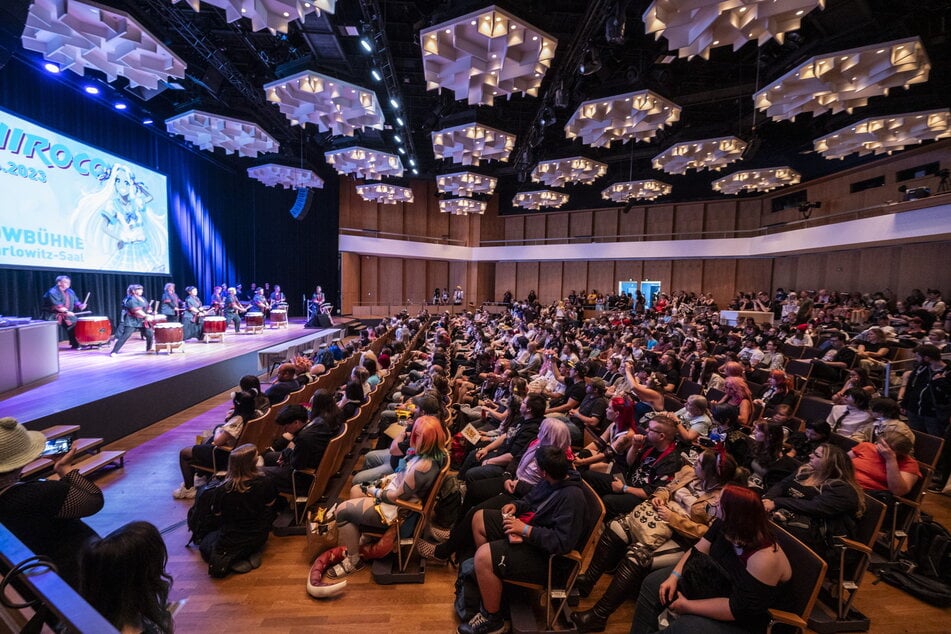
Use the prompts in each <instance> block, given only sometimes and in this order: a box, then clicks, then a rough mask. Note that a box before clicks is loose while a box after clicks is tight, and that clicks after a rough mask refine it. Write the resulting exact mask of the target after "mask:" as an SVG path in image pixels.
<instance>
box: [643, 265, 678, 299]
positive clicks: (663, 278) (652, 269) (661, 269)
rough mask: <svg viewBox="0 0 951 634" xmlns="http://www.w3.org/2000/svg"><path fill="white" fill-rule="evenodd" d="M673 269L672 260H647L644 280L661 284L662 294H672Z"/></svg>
mask: <svg viewBox="0 0 951 634" xmlns="http://www.w3.org/2000/svg"><path fill="white" fill-rule="evenodd" d="M672 268H673V267H672V266H671V261H670V260H645V261H644V279H645V280H651V281H658V282H660V292H661V293H667V294H670V290H671V286H670V280H671V269H672Z"/></svg>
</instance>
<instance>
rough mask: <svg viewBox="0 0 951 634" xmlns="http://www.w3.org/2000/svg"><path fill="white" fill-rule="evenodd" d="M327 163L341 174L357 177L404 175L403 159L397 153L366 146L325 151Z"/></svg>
mask: <svg viewBox="0 0 951 634" xmlns="http://www.w3.org/2000/svg"><path fill="white" fill-rule="evenodd" d="M324 158H326V159H327V163H329V164H330V165H332V166H333V168H334V169H335V170H337V173H339V174H349V175H351V176H354V177H356V178H366V179H371V180H376V179H380V178H383V177H384V176H396V177H400V176H402V175H403V161H401V160H400V157H399V156H397V155H396V154H389V153H387V152H380V151H379V150H368V149H367V148H364V147H349V148H344V149H342V150H331V151H330V152H325V153H324Z"/></svg>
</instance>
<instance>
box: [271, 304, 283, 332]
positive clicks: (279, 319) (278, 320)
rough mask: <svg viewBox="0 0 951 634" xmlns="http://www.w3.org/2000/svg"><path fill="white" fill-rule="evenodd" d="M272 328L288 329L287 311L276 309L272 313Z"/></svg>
mask: <svg viewBox="0 0 951 634" xmlns="http://www.w3.org/2000/svg"><path fill="white" fill-rule="evenodd" d="M271 328H287V309H285V308H275V309H274V310H272V311H271Z"/></svg>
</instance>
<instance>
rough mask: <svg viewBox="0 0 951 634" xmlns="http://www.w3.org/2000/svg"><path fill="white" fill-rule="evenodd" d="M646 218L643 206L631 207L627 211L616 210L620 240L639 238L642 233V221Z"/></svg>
mask: <svg viewBox="0 0 951 634" xmlns="http://www.w3.org/2000/svg"><path fill="white" fill-rule="evenodd" d="M646 219H647V210H646V209H645V208H644V207H633V208H631V210H630V211H628V212H627V213H624V212H623V211H620V212H618V235H619V236H623V238H622V240H640V239H641V236H643V235H644V233H645V231H644V223H645V221H646Z"/></svg>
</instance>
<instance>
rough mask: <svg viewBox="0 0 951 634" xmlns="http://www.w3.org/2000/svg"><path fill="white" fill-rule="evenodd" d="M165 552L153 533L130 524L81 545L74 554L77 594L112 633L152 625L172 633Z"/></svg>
mask: <svg viewBox="0 0 951 634" xmlns="http://www.w3.org/2000/svg"><path fill="white" fill-rule="evenodd" d="M167 562H168V551H167V550H166V549H165V542H164V541H162V536H161V535H160V534H159V532H158V529H157V528H155V526H153V525H152V524H149V523H148V522H131V523H129V524H126V525H125V526H122V527H120V528H117V529H116V530H114V531H113V532H111V533H109V534H108V535H106V536H105V537H103V538H102V539H99V540H95V541H92V542H90V543H89V544H87V545H86V546H85V547H84V548H83V550H82V552H81V553H80V571H81V577H80V580H79V586H80V594H82V595H83V597H84V598H85V599H86V601H88V602H89V604H90V605H91V606H93V607H94V608H95V609H96V610H97V611H98V612H99V613H100V614H102V615H103V616H104V617H105V618H106V619H107V620H108V621H109V622H110V623H112V624H113V625H114V626H115V627H116V629H118V630H122V628H123V627H126V626H130V627H142V626H143V624H144V621H150V622H152V623H154V624H155V625H156V626H157V627H158V629H159V631H161V632H172V631H173V629H174V628H173V625H172V616H171V615H170V614H169V613H168V611H167V610H166V609H165V605H166V604H167V603H168V593H169V590H170V588H171V587H172V577H171V576H170V575H169V574H168V573H167V572H165V564H166V563H167Z"/></svg>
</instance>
